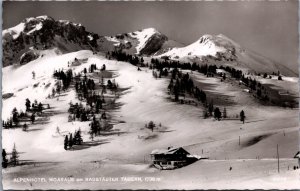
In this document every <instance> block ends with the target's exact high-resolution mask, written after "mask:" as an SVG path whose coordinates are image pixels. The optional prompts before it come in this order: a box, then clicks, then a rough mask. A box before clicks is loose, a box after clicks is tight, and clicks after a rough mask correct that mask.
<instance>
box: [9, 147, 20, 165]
mask: <svg viewBox="0 0 300 191" xmlns="http://www.w3.org/2000/svg"><path fill="white" fill-rule="evenodd" d="M10 162H11V163H12V164H13V165H14V166H16V165H17V164H19V153H18V151H17V149H16V144H14V147H13V150H12V152H11V157H10Z"/></svg>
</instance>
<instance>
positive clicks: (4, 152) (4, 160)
mask: <svg viewBox="0 0 300 191" xmlns="http://www.w3.org/2000/svg"><path fill="white" fill-rule="evenodd" d="M6 155H7V154H6V151H5V149H2V168H6V167H7V165H8V160H7V158H6Z"/></svg>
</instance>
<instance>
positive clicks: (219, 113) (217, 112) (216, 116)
mask: <svg viewBox="0 0 300 191" xmlns="http://www.w3.org/2000/svg"><path fill="white" fill-rule="evenodd" d="M214 117H215V118H216V119H217V120H219V121H220V118H221V111H220V109H219V108H218V107H216V108H215V110H214Z"/></svg>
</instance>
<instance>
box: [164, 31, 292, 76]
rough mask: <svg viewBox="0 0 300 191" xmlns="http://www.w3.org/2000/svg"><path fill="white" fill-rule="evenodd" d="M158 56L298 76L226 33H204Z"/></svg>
mask: <svg viewBox="0 0 300 191" xmlns="http://www.w3.org/2000/svg"><path fill="white" fill-rule="evenodd" d="M158 57H168V58H169V59H172V60H180V61H192V62H197V63H205V64H218V65H220V64H222V65H230V66H233V67H235V68H239V69H243V70H247V71H250V72H257V73H262V72H268V73H272V72H277V71H280V72H281V73H282V74H285V75H291V76H296V75H297V72H295V71H292V70H290V69H288V68H287V67H285V66H283V65H279V64H277V63H275V62H274V61H272V60H270V59H268V58H266V57H264V56H262V55H260V54H258V53H256V52H254V51H250V50H246V49H245V48H243V47H241V46H240V45H239V44H238V43H236V42H234V41H233V40H231V39H230V38H228V37H226V36H225V35H222V34H220V35H204V36H202V37H201V38H200V39H199V40H197V41H196V42H194V43H192V44H190V45H188V46H185V47H182V48H173V49H171V50H170V51H168V52H165V53H163V54H161V55H159V56H158Z"/></svg>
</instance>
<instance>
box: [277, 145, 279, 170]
mask: <svg viewBox="0 0 300 191" xmlns="http://www.w3.org/2000/svg"><path fill="white" fill-rule="evenodd" d="M277 162H278V165H277V166H278V173H279V152H278V144H277Z"/></svg>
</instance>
